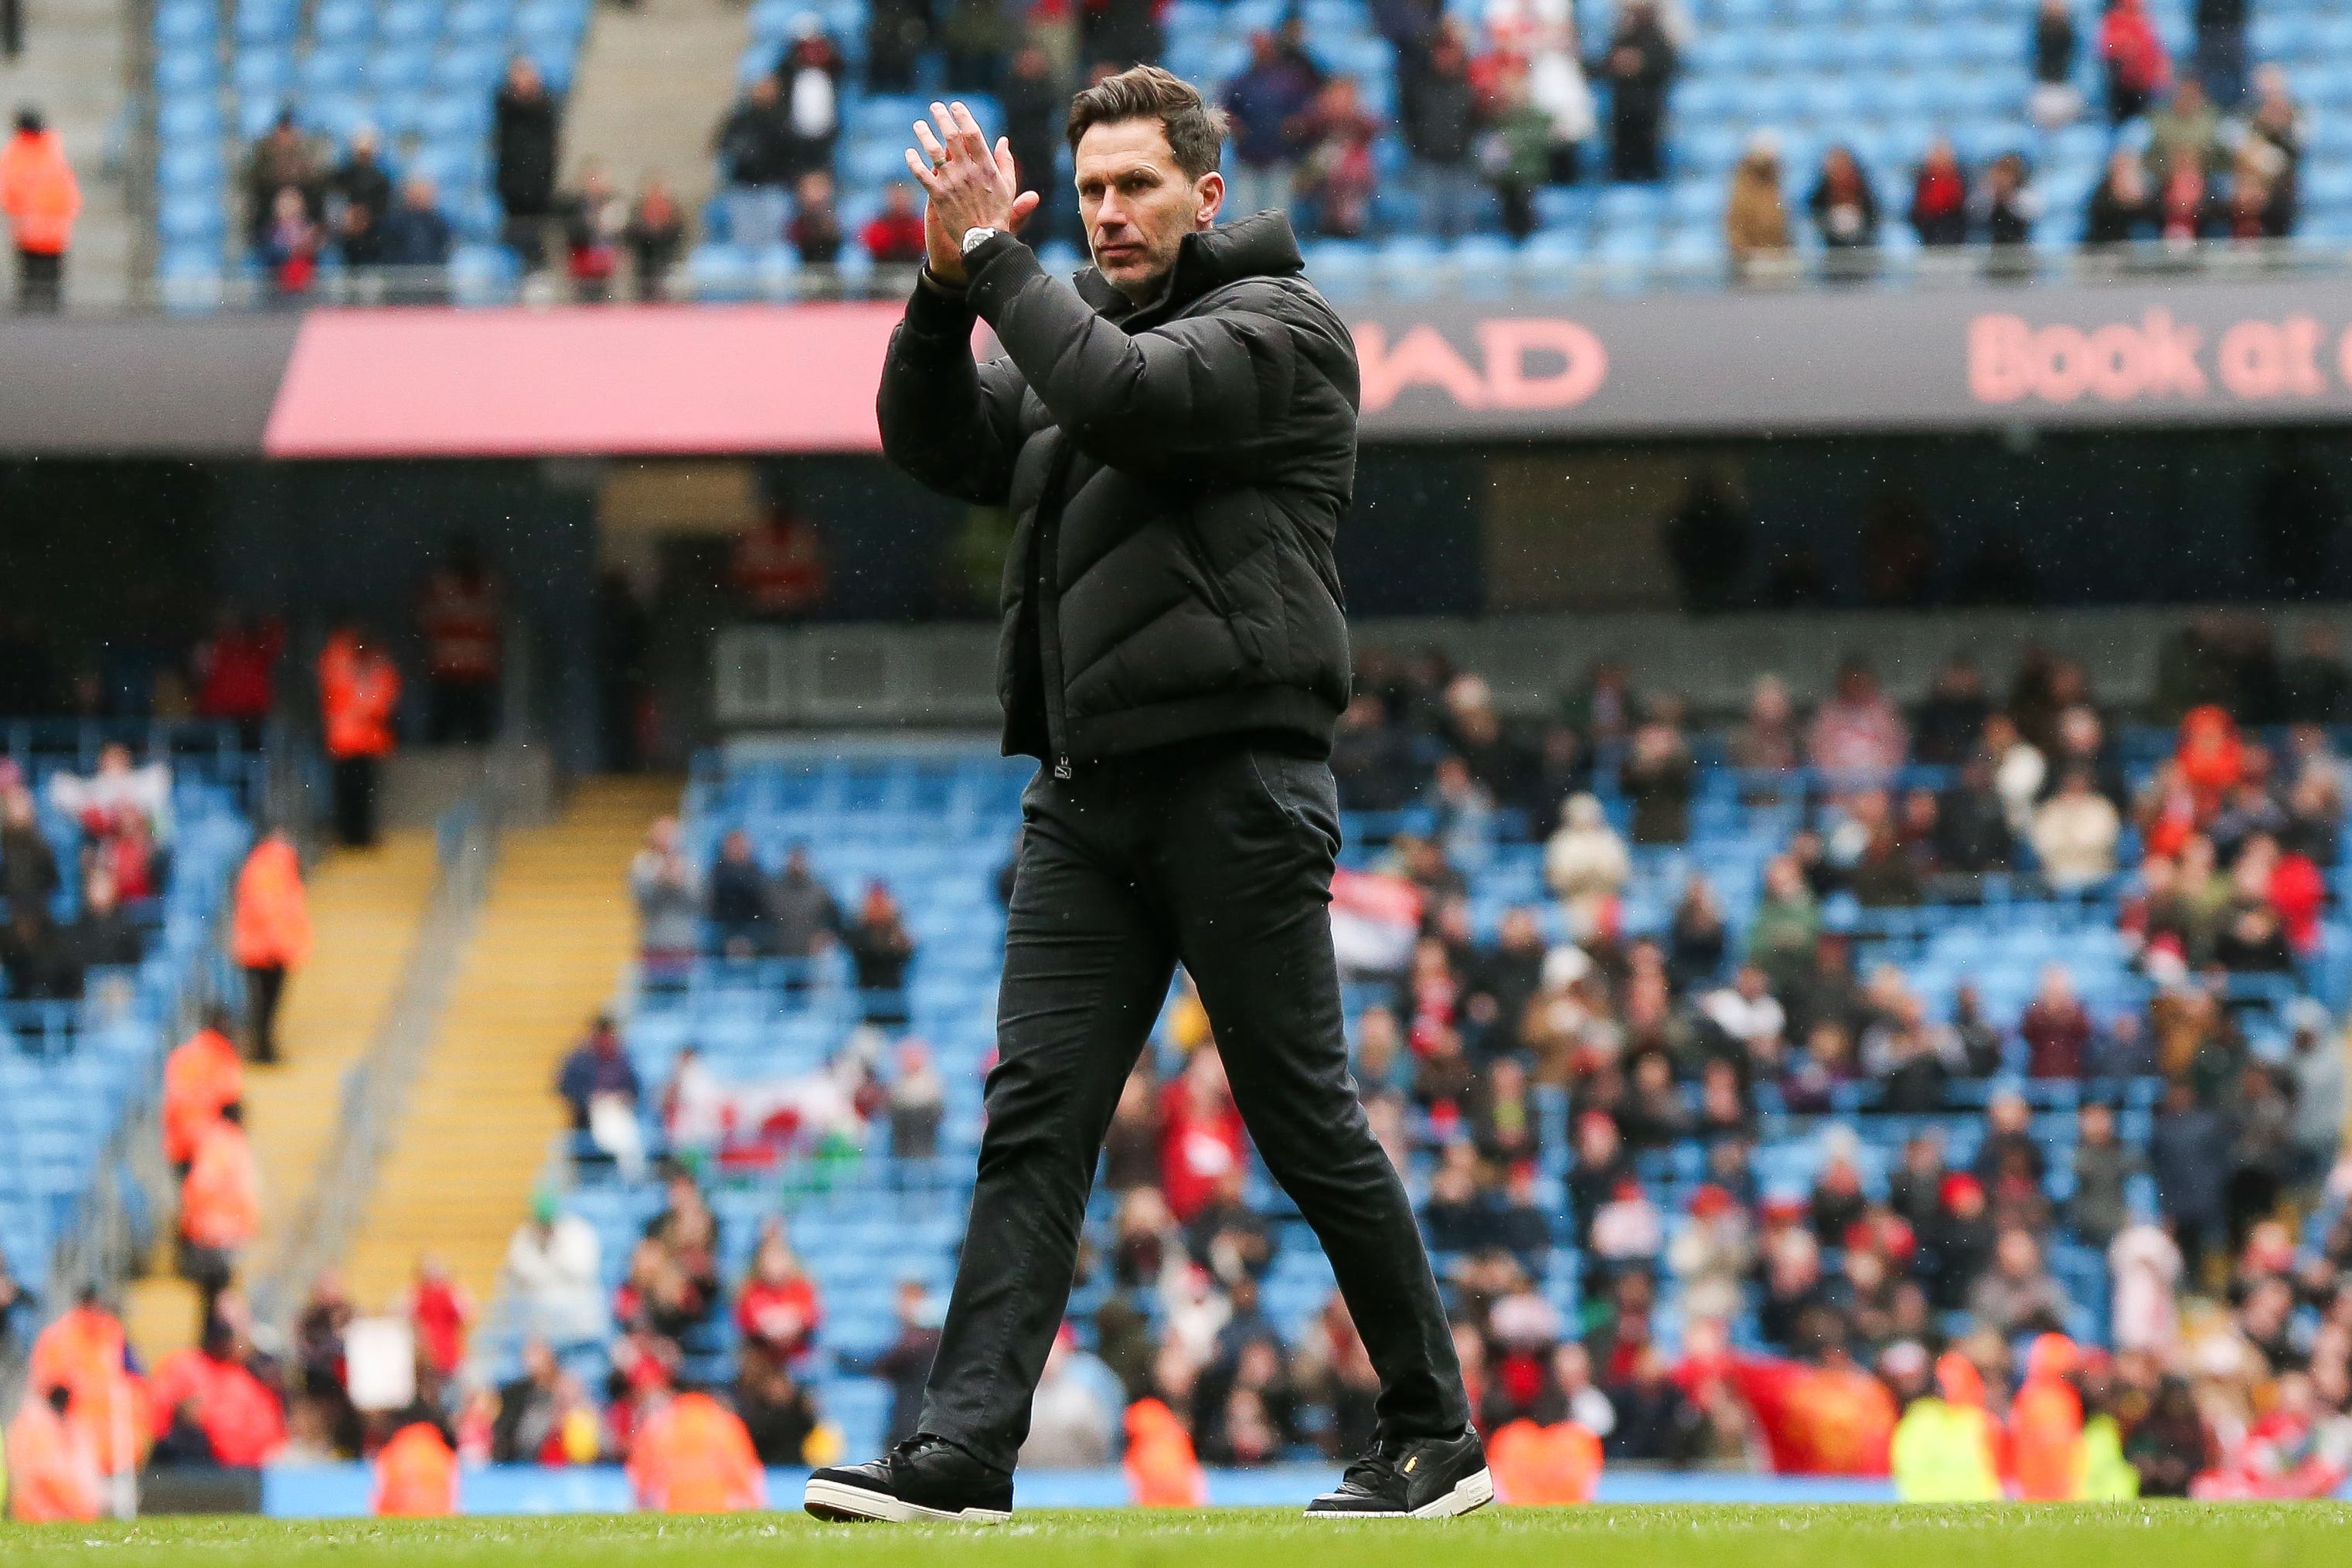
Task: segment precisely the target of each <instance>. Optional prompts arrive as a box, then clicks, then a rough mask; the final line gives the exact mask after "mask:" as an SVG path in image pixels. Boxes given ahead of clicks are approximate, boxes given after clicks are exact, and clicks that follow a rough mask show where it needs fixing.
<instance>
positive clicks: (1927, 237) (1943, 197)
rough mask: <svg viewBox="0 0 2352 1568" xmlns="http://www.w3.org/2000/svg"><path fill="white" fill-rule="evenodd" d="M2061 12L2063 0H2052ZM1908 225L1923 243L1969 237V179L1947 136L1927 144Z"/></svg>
mask: <svg viewBox="0 0 2352 1568" xmlns="http://www.w3.org/2000/svg"><path fill="white" fill-rule="evenodd" d="M2052 3H2053V5H2058V6H2059V7H2060V8H2061V9H2060V14H2061V15H2062V16H2063V14H2064V13H2063V7H2064V4H2065V0H2052ZM1911 226H1912V228H1913V229H1914V230H1916V231H1917V233H1918V235H1919V243H1920V244H1921V245H1923V246H1954V245H1964V244H1966V243H1967V241H1968V237H1969V180H1968V175H1967V174H1966V173H1964V172H1962V171H1961V169H1960V160H1959V155H1958V153H1956V152H1953V151H1952V142H1951V139H1950V138H1949V137H1945V136H1938V137H1937V138H1936V140H1935V141H1931V142H1929V143H1928V144H1927V157H1926V158H1924V159H1922V160H1921V161H1920V163H1919V172H1918V174H1917V175H1916V177H1915V178H1914V179H1913V181H1912V183H1911Z"/></svg>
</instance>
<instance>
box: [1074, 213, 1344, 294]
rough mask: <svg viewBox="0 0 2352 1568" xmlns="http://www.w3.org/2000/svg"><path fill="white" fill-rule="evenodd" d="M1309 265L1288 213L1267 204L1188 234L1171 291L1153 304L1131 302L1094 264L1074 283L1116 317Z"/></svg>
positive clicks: (1179, 250) (1178, 250)
mask: <svg viewBox="0 0 2352 1568" xmlns="http://www.w3.org/2000/svg"><path fill="white" fill-rule="evenodd" d="M1306 267H1307V262H1306V258H1305V257H1303V256H1300V255H1299V254H1298V237H1297V235H1295V234H1293V233H1292V232H1291V228H1290V218H1289V215H1288V214H1285V213H1279V212H1276V211H1273V210H1272V209H1268V210H1267V211H1265V212H1263V213H1255V214H1252V215H1250V216H1248V217H1245V218H1243V219H1240V220H1239V221H1238V222H1234V223H1230V224H1225V225H1222V226H1220V227H1217V228H1213V229H1202V230H1201V231H1200V232H1199V233H1197V234H1189V235H1185V236H1184V241H1183V243H1182V244H1181V245H1180V246H1177V247H1176V267H1175V270H1174V271H1173V272H1172V273H1171V275H1170V277H1169V285H1168V292H1167V293H1165V294H1164V295H1162V296H1160V298H1159V299H1157V300H1155V301H1153V302H1152V304H1151V305H1150V306H1145V307H1139V306H1135V305H1133V304H1132V303H1131V302H1130V301H1129V299H1128V298H1127V296H1126V295H1124V294H1121V293H1120V292H1119V291H1118V289H1117V288H1114V287H1111V285H1110V284H1109V282H1108V281H1107V280H1106V279H1105V278H1104V277H1103V276H1102V274H1101V273H1099V272H1097V271H1096V270H1095V269H1094V268H1093V267H1087V269H1086V270H1085V271H1084V272H1081V273H1079V274H1078V276H1077V278H1076V284H1077V289H1078V293H1079V295H1080V296H1081V297H1083V298H1085V300H1086V302H1087V304H1089V305H1091V306H1093V307H1094V308H1095V309H1096V310H1097V311H1098V312H1100V313H1102V314H1103V315H1106V316H1118V315H1122V314H1124V313H1125V312H1127V311H1128V310H1130V309H1145V308H1148V309H1171V310H1172V309H1181V308H1182V307H1184V306H1185V305H1188V304H1190V303H1191V302H1192V301H1193V300H1195V299H1198V298H1200V297H1201V296H1202V295H1203V294H1206V293H1208V292H1209V291H1210V290H1211V289H1213V288H1223V287H1224V286H1225V285H1226V284H1228V283H1239V282H1240V281H1241V280H1242V279H1243V278H1245V277H1289V276H1291V275H1292V274H1294V273H1298V272H1303V271H1305V270H1306Z"/></svg>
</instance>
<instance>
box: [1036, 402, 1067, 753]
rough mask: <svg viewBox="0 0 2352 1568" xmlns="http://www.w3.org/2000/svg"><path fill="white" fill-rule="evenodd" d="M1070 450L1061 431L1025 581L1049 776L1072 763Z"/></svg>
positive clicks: (1039, 507) (1043, 498)
mask: <svg viewBox="0 0 2352 1568" xmlns="http://www.w3.org/2000/svg"><path fill="white" fill-rule="evenodd" d="M1075 451H1076V448H1074V447H1073V446H1072V445H1071V444H1070V440H1069V437H1068V436H1066V435H1065V436H1064V437H1063V438H1062V448H1061V450H1060V451H1058V452H1056V453H1055V454H1054V462H1053V465H1052V466H1051V467H1049V468H1048V469H1046V471H1045V488H1044V489H1043V490H1042V491H1041V492H1040V493H1039V494H1040V500H1039V502H1038V507H1037V530H1036V537H1035V539H1034V549H1035V552H1036V554H1035V557H1034V575H1033V576H1032V577H1031V579H1030V585H1029V587H1030V591H1031V592H1032V593H1034V595H1036V600H1037V664H1038V671H1037V675H1038V685H1040V686H1042V687H1044V688H1045V749H1046V750H1047V751H1049V752H1051V753H1052V754H1053V758H1054V777H1055V778H1056V779H1068V778H1069V777H1071V773H1072V769H1071V767H1070V738H1069V735H1070V732H1069V720H1068V717H1067V716H1066V714H1065V713H1064V712H1063V702H1062V584H1061V541H1062V507H1063V505H1064V503H1065V502H1066V500H1067V499H1068V497H1066V495H1065V494H1064V492H1065V491H1066V489H1067V488H1068V486H1069V482H1070V463H1071V458H1072V456H1073V454H1074V453H1075ZM1049 508H1050V509H1049Z"/></svg>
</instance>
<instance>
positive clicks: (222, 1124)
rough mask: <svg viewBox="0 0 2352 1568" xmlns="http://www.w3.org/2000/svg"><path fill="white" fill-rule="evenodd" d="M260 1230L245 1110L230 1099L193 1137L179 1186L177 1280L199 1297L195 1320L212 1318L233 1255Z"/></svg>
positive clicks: (257, 1181)
mask: <svg viewBox="0 0 2352 1568" xmlns="http://www.w3.org/2000/svg"><path fill="white" fill-rule="evenodd" d="M260 1228H261V1176H260V1170H259V1167H258V1166H257V1164H256V1163H255V1161H254V1157H253V1145H251V1144H250V1143H248V1142H247V1139H246V1135H245V1107H244V1106H243V1105H242V1104H240V1103H236V1102H235V1101H232V1102H230V1103H228V1104H226V1105H224V1106H222V1107H221V1109H220V1114H219V1115H218V1116H217V1117H215V1119H214V1121H213V1124H212V1125H210V1126H209V1127H207V1128H205V1131H204V1132H203V1134H200V1135H199V1136H198V1138H197V1140H196V1145H195V1156H194V1159H193V1160H192V1161H191V1162H190V1163H189V1166H188V1174H187V1175H186V1176H184V1178H182V1180H181V1183H180V1257H179V1268H180V1277H181V1278H182V1279H184V1280H186V1281H188V1282H189V1283H191V1284H193V1285H194V1286H195V1287H196V1289H197V1291H199V1292H201V1294H202V1298H203V1301H202V1306H201V1308H200V1310H199V1312H198V1314H197V1321H198V1322H209V1321H210V1320H211V1319H212V1317H213V1313H214V1309H215V1306H216V1304H217V1303H218V1301H219V1300H220V1294H221V1292H222V1291H225V1290H226V1289H228V1285H229V1281H231V1280H233V1279H235V1278H236V1262H237V1258H238V1256H239V1255H240V1254H241V1253H242V1252H243V1251H244V1250H245V1249H246V1247H247V1245H248V1244H250V1243H251V1242H252V1240H253V1239H254V1237H255V1235H256V1234H257V1233H258V1231H259V1230H260Z"/></svg>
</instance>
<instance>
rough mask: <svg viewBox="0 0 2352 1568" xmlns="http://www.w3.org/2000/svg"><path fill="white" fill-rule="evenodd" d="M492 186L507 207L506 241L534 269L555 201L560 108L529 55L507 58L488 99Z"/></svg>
mask: <svg viewBox="0 0 2352 1568" xmlns="http://www.w3.org/2000/svg"><path fill="white" fill-rule="evenodd" d="M492 114H493V124H492V129H491V132H490V135H491V149H492V164H493V168H494V171H495V172H494V173H493V175H492V184H493V187H494V188H495V189H496V190H497V192H498V197H499V205H500V206H501V207H502V208H503V209H504V211H505V225H504V227H503V229H502V231H501V235H502V237H503V239H504V241H505V243H506V245H507V246H508V247H509V249H511V250H512V251H514V253H515V254H516V255H517V256H520V258H521V261H522V265H523V268H524V270H525V271H528V272H536V271H538V270H539V269H540V268H541V267H544V266H545V265H547V239H546V233H545V230H546V224H547V218H548V214H550V213H551V212H552V211H553V210H554V205H555V169H556V156H557V144H558V141H559V139H560V138H561V136H562V106H561V105H559V104H558V103H557V102H556V101H555V99H554V97H553V96H552V95H551V94H550V93H549V91H548V90H547V83H546V81H545V80H544V79H542V78H541V76H540V74H539V68H538V67H537V66H535V65H533V64H532V63H531V61H530V57H528V56H524V55H517V56H516V57H514V58H513V59H512V60H510V61H509V62H508V64H507V75H506V80H505V81H504V82H502V83H501V84H500V85H499V95H498V99H497V101H496V102H495V103H494V104H493V105H492Z"/></svg>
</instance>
